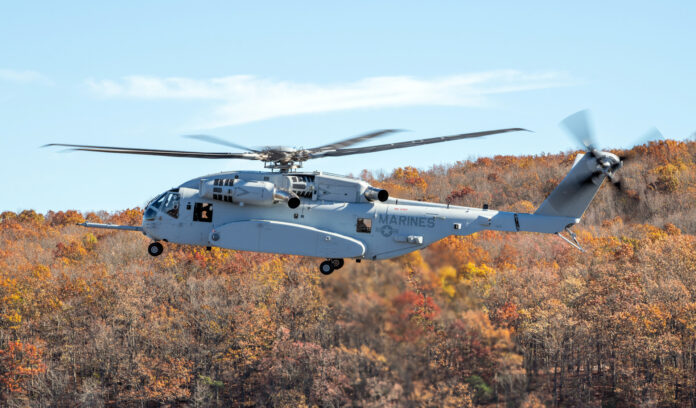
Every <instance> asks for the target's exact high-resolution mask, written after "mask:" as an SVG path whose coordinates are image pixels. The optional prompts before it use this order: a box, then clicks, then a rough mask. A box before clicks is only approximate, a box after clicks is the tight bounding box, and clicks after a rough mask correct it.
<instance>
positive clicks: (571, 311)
mask: <svg viewBox="0 0 696 408" xmlns="http://www.w3.org/2000/svg"><path fill="white" fill-rule="evenodd" d="M620 153H625V152H620ZM632 153H634V154H636V158H635V159H634V160H633V161H631V162H627V164H626V166H625V168H624V169H622V172H621V174H622V175H623V177H624V181H625V185H626V187H627V192H628V194H625V195H624V194H618V193H617V192H616V191H614V190H613V189H611V188H610V186H605V187H603V188H602V189H601V190H600V192H599V194H598V196H597V198H596V199H595V201H594V202H593V204H592V205H591V206H590V208H589V210H588V212H587V214H586V216H585V218H584V219H583V222H582V223H581V225H579V226H578V227H576V228H575V230H576V232H577V233H578V236H579V240H580V242H581V244H582V245H583V246H584V247H585V249H586V252H585V253H582V252H580V251H577V250H576V249H574V248H571V247H570V246H568V245H567V244H566V243H564V242H563V241H562V240H560V239H559V238H558V237H556V236H553V235H541V234H532V233H517V234H513V233H498V232H490V231H484V232H480V233H477V234H474V235H470V236H467V237H459V238H455V237H449V238H446V239H444V240H442V241H440V242H438V243H436V244H434V245H432V246H431V247H429V248H428V249H426V250H423V251H422V252H416V253H413V254H409V255H406V256H403V257H400V258H397V259H394V260H390V261H380V262H362V263H360V264H354V263H347V264H346V266H345V267H344V268H343V269H341V270H339V271H336V272H335V273H334V274H333V275H331V276H328V277H324V276H321V275H320V274H319V273H318V271H317V264H318V262H317V260H316V259H309V258H300V257H293V256H277V255H271V254H259V253H248V252H237V251H231V250H222V249H217V248H213V249H212V250H211V251H206V250H205V248H194V247H186V246H179V245H175V244H166V250H165V253H164V254H163V255H162V256H160V257H158V258H151V257H149V256H148V255H147V254H146V250H145V248H146V246H147V243H148V241H147V239H146V238H145V237H143V236H142V235H141V234H137V233H129V232H118V231H109V230H87V229H84V228H81V227H78V226H76V225H75V224H76V223H80V222H83V221H84V220H89V221H93V222H115V223H121V224H139V222H140V219H141V217H142V212H141V210H140V209H130V210H125V211H123V212H120V213H116V214H107V213H89V214H81V213H79V212H75V211H65V212H55V213H54V212H49V213H47V214H38V213H36V212H34V211H31V210H26V211H22V212H20V213H13V212H4V213H2V214H0V405H2V406H29V405H31V406H77V405H82V406H133V407H141V406H161V405H168V406H292V407H296V406H367V407H382V406H395V407H396V406H433V407H434V406H437V407H466V406H473V405H491V406H492V405H497V406H528V407H531V406H693V401H696V346H695V345H696V237H695V236H694V234H695V233H696V222H695V221H694V219H695V217H694V215H696V210H695V208H696V206H695V204H694V203H695V202H696V187H694V186H695V185H696V183H694V177H695V175H696V168H695V160H694V159H695V157H696V143H692V142H673V141H667V142H660V143H651V144H650V145H647V146H641V147H637V148H634V150H633V152H632ZM573 158H574V155H573V154H558V155H543V156H536V157H512V156H501V157H494V158H482V159H478V160H475V161H464V162H459V163H456V164H454V165H452V166H449V167H445V166H438V167H434V168H432V169H429V170H425V171H423V170H418V169H415V168H410V167H406V168H403V169H397V170H395V171H394V172H393V173H392V174H391V175H381V176H374V175H372V174H370V173H369V172H363V174H362V175H361V177H363V178H365V179H368V180H370V182H372V183H374V184H375V185H380V186H381V187H384V188H386V189H388V190H389V191H390V193H391V195H393V196H397V197H403V198H411V199H427V200H434V201H440V202H451V203H452V204H459V205H469V206H475V207H479V206H481V205H483V204H484V203H488V204H490V206H491V208H503V209H515V210H516V211H528V212H533V210H534V208H536V206H538V205H539V204H540V203H541V202H542V201H543V199H544V197H545V196H546V195H547V194H548V193H549V192H550V191H551V190H552V189H553V188H554V186H555V185H556V184H557V183H558V181H559V180H560V179H561V178H562V177H563V176H564V174H565V173H566V172H567V171H568V168H569V167H570V165H571V164H572V161H573Z"/></svg>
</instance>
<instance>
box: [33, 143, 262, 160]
mask: <svg viewBox="0 0 696 408" xmlns="http://www.w3.org/2000/svg"><path fill="white" fill-rule="evenodd" d="M50 146H61V147H70V148H72V149H71V150H80V151H85V152H101V153H122V154H141V155H148V156H168V157H192V158H199V159H247V160H259V159H260V158H259V156H258V155H257V154H256V153H215V152H188V151H181V150H158V149H135V148H129V147H109V146H89V145H73V144H62V143H51V144H47V145H44V146H43V147H50Z"/></svg>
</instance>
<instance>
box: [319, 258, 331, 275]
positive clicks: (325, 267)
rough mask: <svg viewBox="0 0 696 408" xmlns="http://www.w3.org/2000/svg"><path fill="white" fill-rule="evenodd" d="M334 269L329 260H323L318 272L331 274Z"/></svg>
mask: <svg viewBox="0 0 696 408" xmlns="http://www.w3.org/2000/svg"><path fill="white" fill-rule="evenodd" d="M333 271H334V266H333V263H332V262H331V261H324V262H322V263H321V264H320V265H319V272H321V273H322V274H323V275H331V273H332V272H333Z"/></svg>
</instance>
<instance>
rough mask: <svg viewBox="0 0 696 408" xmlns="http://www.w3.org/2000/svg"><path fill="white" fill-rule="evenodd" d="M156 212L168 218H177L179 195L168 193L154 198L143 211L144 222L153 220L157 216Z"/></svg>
mask: <svg viewBox="0 0 696 408" xmlns="http://www.w3.org/2000/svg"><path fill="white" fill-rule="evenodd" d="M157 210H160V211H162V212H163V213H166V214H167V215H169V216H170V217H173V218H179V193H175V192H171V191H170V192H167V193H164V194H161V195H159V196H157V197H155V198H154V199H153V200H152V201H150V204H149V205H148V206H147V209H146V210H145V215H144V218H145V220H148V221H149V220H154V219H155V216H157Z"/></svg>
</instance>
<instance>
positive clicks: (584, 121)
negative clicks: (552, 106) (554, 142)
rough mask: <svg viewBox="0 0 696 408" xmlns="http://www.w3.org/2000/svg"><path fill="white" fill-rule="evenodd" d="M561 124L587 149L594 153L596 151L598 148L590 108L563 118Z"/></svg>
mask: <svg viewBox="0 0 696 408" xmlns="http://www.w3.org/2000/svg"><path fill="white" fill-rule="evenodd" d="M560 124H561V126H563V127H564V128H565V129H566V130H567V131H568V133H570V134H571V135H572V136H573V137H575V139H576V140H577V141H578V142H579V143H580V144H581V145H582V146H584V147H585V150H587V151H588V152H590V153H592V154H593V155H594V152H595V151H596V150H597V143H596V142H595V138H594V132H593V131H592V125H591V121H590V111H589V110H587V109H585V110H581V111H579V112H576V113H574V114H572V115H570V116H568V117H567V118H565V119H563V120H562V121H561V123H560Z"/></svg>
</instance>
